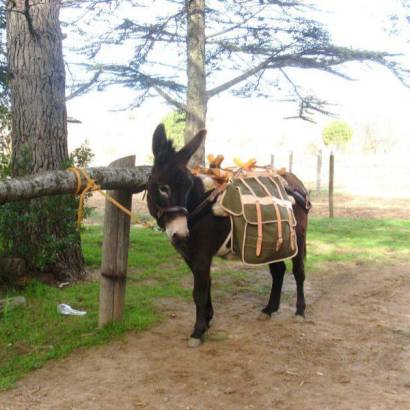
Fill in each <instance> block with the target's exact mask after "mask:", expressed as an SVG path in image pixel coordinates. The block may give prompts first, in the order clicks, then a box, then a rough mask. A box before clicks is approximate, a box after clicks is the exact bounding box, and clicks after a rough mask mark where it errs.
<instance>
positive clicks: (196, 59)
mask: <svg viewBox="0 0 410 410" xmlns="http://www.w3.org/2000/svg"><path fill="white" fill-rule="evenodd" d="M187 26H188V29H187V39H186V41H187V59H188V61H187V75H188V89H187V103H186V105H187V119H186V127H185V143H187V142H188V141H190V140H191V139H192V138H193V137H194V136H195V134H196V133H197V132H198V131H199V130H200V129H202V128H205V121H206V109H207V103H208V101H207V95H206V72H205V0H187ZM204 161H205V147H204V146H203V145H202V146H201V147H200V148H199V149H198V151H197V152H196V153H195V155H194V156H193V157H192V158H191V161H190V163H189V165H190V166H191V167H193V166H196V165H199V164H203V163H204Z"/></svg>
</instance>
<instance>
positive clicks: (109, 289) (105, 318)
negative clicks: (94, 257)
mask: <svg viewBox="0 0 410 410" xmlns="http://www.w3.org/2000/svg"><path fill="white" fill-rule="evenodd" d="M134 165H135V156H134V155H133V156H129V157H125V158H121V159H118V160H116V161H114V162H112V163H111V164H110V165H109V166H110V167H113V168H128V167H133V166H134ZM108 194H109V195H111V196H112V197H113V198H114V199H115V200H117V201H118V202H119V203H121V205H123V206H124V207H125V208H127V209H129V210H131V205H132V193H131V192H129V191H125V190H121V191H120V190H118V191H117V190H116V191H108ZM130 226H131V221H130V217H129V216H128V215H126V214H125V213H124V212H122V211H121V210H120V209H118V208H117V207H116V206H115V205H113V204H112V203H111V202H109V201H108V200H106V201H105V215H104V241H103V251H102V262H101V278H100V311H99V319H98V325H99V326H100V327H101V326H104V325H105V324H107V323H109V322H111V321H114V320H121V319H122V317H123V313H124V303H125V285H126V279H127V264H128V244H129V236H130Z"/></svg>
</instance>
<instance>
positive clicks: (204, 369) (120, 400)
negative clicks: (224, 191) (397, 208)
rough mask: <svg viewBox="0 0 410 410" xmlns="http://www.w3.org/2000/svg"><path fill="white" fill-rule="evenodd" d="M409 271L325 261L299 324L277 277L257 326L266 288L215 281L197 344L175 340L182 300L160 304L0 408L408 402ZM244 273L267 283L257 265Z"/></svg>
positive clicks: (180, 335)
mask: <svg viewBox="0 0 410 410" xmlns="http://www.w3.org/2000/svg"><path fill="white" fill-rule="evenodd" d="M372 212H376V211H372ZM360 213H361V212H360V211H359V210H358V211H357V214H360ZM403 216H404V215H403ZM409 274H410V264H406V265H404V264H401V265H395V266H386V268H385V269H383V270H380V269H379V268H377V269H375V268H374V267H372V266H370V265H363V264H361V265H359V266H355V265H352V264H351V265H342V264H337V263H335V264H332V265H329V267H328V270H323V271H322V273H320V272H315V273H314V275H309V273H308V277H307V281H306V299H307V303H308V308H307V318H306V320H305V321H298V320H296V319H295V317H294V315H293V312H294V303H295V286H294V280H293V277H292V276H291V275H289V274H287V275H286V278H285V284H284V296H283V303H282V307H281V311H280V312H279V313H278V314H277V315H275V316H274V317H272V319H271V320H270V321H267V322H260V321H257V320H255V319H256V316H257V313H258V310H259V309H260V308H261V307H262V306H263V305H264V303H265V302H266V300H267V297H268V295H267V293H266V292H255V291H243V289H242V290H239V289H238V291H235V286H233V289H234V290H233V291H232V292H230V293H229V296H227V295H226V294H222V293H219V294H218V291H217V289H218V282H216V283H215V286H214V288H215V299H216V300H215V310H216V317H215V320H214V323H213V326H212V328H211V329H210V332H209V335H208V339H207V340H206V342H205V344H204V345H203V346H201V347H200V348H198V349H189V348H188V347H187V345H186V339H187V336H188V334H189V332H190V330H191V326H192V324H193V320H194V316H193V315H194V308H193V304H192V303H186V302H177V301H175V300H162V301H160V302H159V309H160V310H161V311H162V312H163V313H164V314H165V315H166V316H167V318H168V319H167V320H165V321H164V322H163V323H162V324H160V325H158V326H156V327H154V328H152V329H150V330H149V331H146V332H142V333H132V332H131V333H128V334H127V335H126V336H124V337H122V338H121V339H119V340H117V341H115V342H112V343H110V344H108V345H105V346H100V347H97V348H92V349H88V350H78V351H76V352H75V353H73V354H72V355H71V356H69V357H68V358H66V359H64V360H60V361H55V362H50V363H48V364H47V365H46V366H44V368H42V369H40V370H37V371H35V372H33V373H31V374H30V375H28V376H27V377H25V378H24V379H23V380H21V381H20V382H18V383H17V386H16V388H15V389H13V390H10V391H7V392H4V393H1V394H0V409H1V410H6V409H10V410H15V409H16V410H17V409H30V410H42V409H57V410H68V409H75V410H81V409H84V410H93V409H124V410H126V409H170V410H173V409H185V410H187V409H206V410H208V409H280V410H282V409H301V408H303V409H315V410H316V409H331V410H333V409H346V410H352V409H374V410H376V409H377V410H378V409H410V280H409ZM247 280H248V281H251V282H253V281H257V282H258V283H260V284H261V286H260V289H264V288H265V289H266V290H267V286H268V284H269V277H268V275H267V274H266V273H262V272H260V271H257V270H252V271H251V272H250V273H249V276H248V279H247ZM184 285H185V286H191V284H190V283H188V282H187V283H185V284H184ZM231 288H232V287H231ZM258 289H259V288H258Z"/></svg>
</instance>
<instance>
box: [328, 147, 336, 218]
mask: <svg viewBox="0 0 410 410" xmlns="http://www.w3.org/2000/svg"><path fill="white" fill-rule="evenodd" d="M334 173H335V156H334V155H333V152H331V153H330V157H329V218H333V217H334V208H333V189H334Z"/></svg>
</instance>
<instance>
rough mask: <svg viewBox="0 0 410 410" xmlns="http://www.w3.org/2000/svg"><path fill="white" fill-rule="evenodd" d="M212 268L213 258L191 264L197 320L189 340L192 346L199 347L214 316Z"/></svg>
mask: <svg viewBox="0 0 410 410" xmlns="http://www.w3.org/2000/svg"><path fill="white" fill-rule="evenodd" d="M210 268H211V260H210V259H209V260H204V259H202V260H197V261H194V262H193V263H192V264H191V270H192V273H193V275H194V291H193V297H194V302H195V307H196V322H195V326H194V331H193V332H192V334H191V337H190V339H189V341H188V345H189V346H190V347H198V346H199V345H200V344H201V343H202V342H203V338H204V336H205V332H206V331H207V329H208V327H209V320H210V319H211V318H212V313H211V312H210V311H209V310H210V309H209V308H210V302H211V301H210V300H209V296H210V286H211V279H210Z"/></svg>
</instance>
